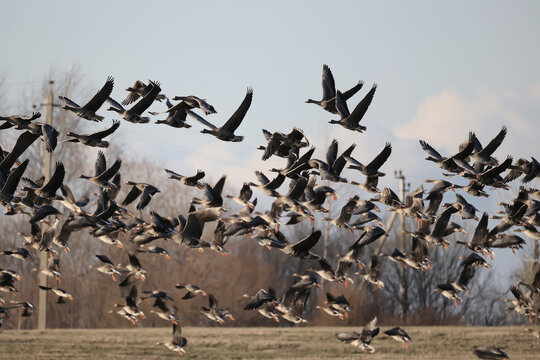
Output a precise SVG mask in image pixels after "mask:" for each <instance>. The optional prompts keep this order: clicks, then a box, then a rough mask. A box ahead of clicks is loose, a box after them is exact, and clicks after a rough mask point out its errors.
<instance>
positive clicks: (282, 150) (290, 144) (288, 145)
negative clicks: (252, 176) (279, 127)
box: [257, 127, 309, 161]
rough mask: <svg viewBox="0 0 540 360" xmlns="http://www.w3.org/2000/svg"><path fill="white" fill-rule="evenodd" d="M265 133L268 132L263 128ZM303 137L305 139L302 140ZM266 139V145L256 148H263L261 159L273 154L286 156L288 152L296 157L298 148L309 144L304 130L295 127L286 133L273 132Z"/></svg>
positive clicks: (264, 159) (266, 158)
mask: <svg viewBox="0 0 540 360" xmlns="http://www.w3.org/2000/svg"><path fill="white" fill-rule="evenodd" d="M267 133H268V134H269V132H267V131H266V130H264V129H263V134H265V135H266V134H267ZM304 138H305V139H306V141H302V140H303V139H304ZM266 140H267V144H266V146H261V147H258V148H257V149H259V150H264V153H263V155H262V158H261V159H262V160H263V161H266V160H268V159H269V158H270V157H271V156H272V155H274V154H275V155H277V156H280V157H288V156H289V155H290V154H294V155H295V157H298V153H299V149H300V148H303V147H306V146H309V140H307V138H306V137H305V135H304V132H303V131H302V130H300V129H298V128H296V127H295V128H293V130H292V131H291V132H290V133H288V134H284V133H281V132H274V133H272V134H270V136H269V137H268V138H267V139H266Z"/></svg>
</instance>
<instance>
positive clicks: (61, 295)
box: [39, 285, 73, 304]
mask: <svg viewBox="0 0 540 360" xmlns="http://www.w3.org/2000/svg"><path fill="white" fill-rule="evenodd" d="M39 288H40V289H41V290H45V291H49V290H50V291H52V292H53V293H54V294H55V295H56V296H58V301H57V302H58V304H64V303H65V302H66V300H65V299H68V300H71V301H73V295H71V294H70V293H69V292H67V291H66V290H64V289H59V288H51V287H47V286H41V285H39Z"/></svg>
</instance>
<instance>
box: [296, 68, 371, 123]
mask: <svg viewBox="0 0 540 360" xmlns="http://www.w3.org/2000/svg"><path fill="white" fill-rule="evenodd" d="M363 85H364V82H363V81H359V82H358V84H356V85H355V86H354V87H352V88H351V89H349V90H347V91H346V92H344V93H343V94H342V97H343V99H344V100H345V101H347V100H349V99H350V98H351V97H352V96H354V94H356V93H357V92H358V91H359V90H360V89H361V88H362V86H363ZM322 90H323V96H322V100H313V99H307V100H306V101H305V102H306V103H307V104H316V105H319V106H320V107H322V108H323V109H324V110H326V111H328V112H330V113H332V114H337V113H338V112H337V109H336V84H335V82H334V76H333V75H332V71H331V70H330V67H329V66H328V65H326V64H323V72H322Z"/></svg>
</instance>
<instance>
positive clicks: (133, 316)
mask: <svg viewBox="0 0 540 360" xmlns="http://www.w3.org/2000/svg"><path fill="white" fill-rule="evenodd" d="M130 278H131V276H128V277H126V278H125V279H124V281H123V282H122V283H120V286H124V287H125V286H126V284H123V283H124V282H127V281H128V279H130ZM125 300H126V304H125V305H122V304H114V307H116V308H119V309H120V310H118V311H116V313H117V314H118V315H120V316H122V317H123V318H125V319H127V320H129V321H131V323H132V324H133V325H137V321H139V319H144V318H145V315H144V313H143V312H142V311H141V310H139V303H140V302H141V301H140V300H137V286H135V285H133V286H132V287H131V290H130V291H129V294H128V295H127V296H126V297H125ZM111 312H113V311H112V310H111V311H109V313H111Z"/></svg>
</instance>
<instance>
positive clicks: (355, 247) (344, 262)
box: [336, 231, 375, 275]
mask: <svg viewBox="0 0 540 360" xmlns="http://www.w3.org/2000/svg"><path fill="white" fill-rule="evenodd" d="M366 235H367V231H364V232H363V233H362V235H360V237H359V238H358V239H357V240H356V241H355V242H354V244H352V245H351V247H350V248H349V250H348V251H347V253H346V254H345V255H343V256H342V257H340V259H339V261H338V267H337V271H336V272H337V273H338V274H341V275H344V274H345V272H346V270H348V269H349V268H350V267H351V265H352V264H358V266H359V267H360V269H364V268H365V267H366V266H365V264H364V263H363V262H362V261H360V259H359V256H360V254H361V253H362V249H363V247H364V246H366V245H368V244H370V243H371V242H373V241H375V240H372V238H368V239H367V241H369V242H367V241H366V240H364V239H365V237H366Z"/></svg>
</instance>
